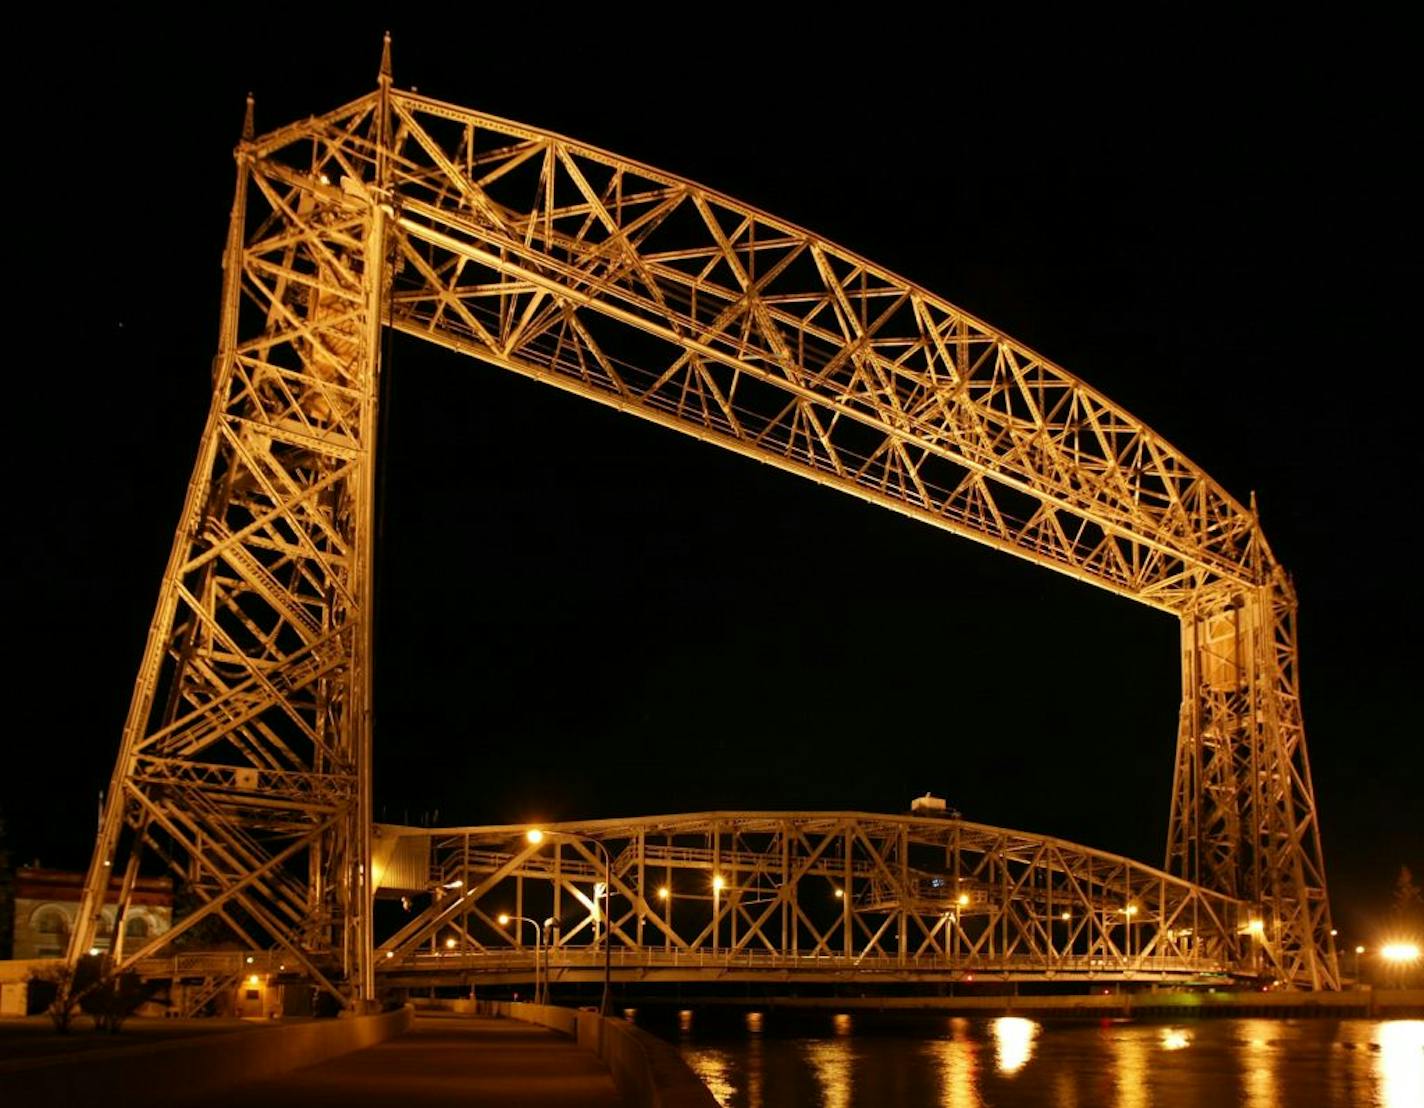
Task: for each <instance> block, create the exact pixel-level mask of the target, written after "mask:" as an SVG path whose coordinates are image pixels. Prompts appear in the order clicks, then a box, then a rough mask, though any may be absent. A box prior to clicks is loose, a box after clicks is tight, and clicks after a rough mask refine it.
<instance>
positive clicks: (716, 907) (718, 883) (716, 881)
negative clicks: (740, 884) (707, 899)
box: [712, 873, 727, 954]
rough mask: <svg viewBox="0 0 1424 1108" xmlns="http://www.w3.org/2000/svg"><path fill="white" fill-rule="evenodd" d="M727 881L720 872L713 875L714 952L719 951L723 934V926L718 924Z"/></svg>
mask: <svg viewBox="0 0 1424 1108" xmlns="http://www.w3.org/2000/svg"><path fill="white" fill-rule="evenodd" d="M726 884H727V882H726V881H724V880H723V879H722V875H721V874H720V873H715V874H713V875H712V953H713V954H716V953H717V943H718V940H719V938H720V936H721V931H722V928H721V927H720V926H719V925H718V919H717V917H718V916H720V915H721V914H722V889H723V888H724V887H725V886H726Z"/></svg>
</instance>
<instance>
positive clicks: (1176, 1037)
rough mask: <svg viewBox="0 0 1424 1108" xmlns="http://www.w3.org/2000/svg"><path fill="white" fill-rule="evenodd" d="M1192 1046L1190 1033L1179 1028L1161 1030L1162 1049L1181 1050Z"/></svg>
mask: <svg viewBox="0 0 1424 1108" xmlns="http://www.w3.org/2000/svg"><path fill="white" fill-rule="evenodd" d="M1191 1045H1192V1033H1191V1032H1190V1031H1187V1030H1186V1029H1184V1028H1181V1027H1164V1028H1162V1049H1163V1050H1181V1049H1182V1048H1184V1047H1188V1046H1191Z"/></svg>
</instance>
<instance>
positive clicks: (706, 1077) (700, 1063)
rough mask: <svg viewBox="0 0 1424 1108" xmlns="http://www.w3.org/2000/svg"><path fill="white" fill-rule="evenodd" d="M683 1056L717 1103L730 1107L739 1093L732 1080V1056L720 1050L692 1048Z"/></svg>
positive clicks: (724, 1107)
mask: <svg viewBox="0 0 1424 1108" xmlns="http://www.w3.org/2000/svg"><path fill="white" fill-rule="evenodd" d="M682 1057H683V1060H684V1061H685V1062H686V1063H687V1065H688V1067H689V1068H690V1069H691V1070H692V1072H693V1073H695V1074H697V1079H698V1080H699V1081H701V1082H702V1084H704V1085H706V1086H707V1091H708V1092H709V1093H711V1094H712V1096H713V1097H714V1098H716V1101H717V1103H718V1104H721V1105H723V1108H728V1106H730V1105H731V1103H732V1098H733V1097H734V1096H736V1095H737V1086H736V1083H735V1082H734V1081H733V1080H732V1059H731V1056H730V1055H729V1054H727V1053H725V1052H723V1051H720V1050H692V1051H687V1052H685V1053H684V1054H683V1056H682Z"/></svg>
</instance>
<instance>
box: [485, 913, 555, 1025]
mask: <svg viewBox="0 0 1424 1108" xmlns="http://www.w3.org/2000/svg"><path fill="white" fill-rule="evenodd" d="M496 918H497V919H498V920H499V925H500V926H501V927H504V926H505V925H506V924H508V923H509V921H510V920H517V921H519V922H520V923H527V924H528V925H529V926H530V927H532V928H534V1003H535V1004H543V1003H544V1001H543V994H542V993H540V991H539V958H540V955H541V954H543V952H544V935H543V932H542V931H540V930H539V923H538V921H537V920H532V919H530V918H529V917H528V916H511V915H509V914H508V913H507V912H501V913H500V914H499V915H498V916H497V917H496Z"/></svg>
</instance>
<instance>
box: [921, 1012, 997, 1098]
mask: <svg viewBox="0 0 1424 1108" xmlns="http://www.w3.org/2000/svg"><path fill="white" fill-rule="evenodd" d="M956 1023H958V1024H964V1025H967V1023H968V1021H967V1020H962V1019H961V1020H955V1021H951V1024H950V1028H951V1030H950V1036H949V1038H947V1039H938V1040H934V1041H932V1042H928V1043H926V1044H925V1051H926V1053H928V1054H929V1055H930V1057H931V1058H933V1059H934V1060H935V1061H936V1062H937V1063H938V1064H939V1073H940V1100H939V1103H940V1108H983V1104H984V1101H983V1099H982V1098H981V1097H980V1096H979V1061H978V1051H979V1048H978V1046H977V1044H976V1043H975V1042H974V1040H973V1039H972V1038H970V1037H969V1034H968V1032H967V1031H966V1030H965V1028H964V1027H963V1026H960V1027H956V1026H955V1024H956Z"/></svg>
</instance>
